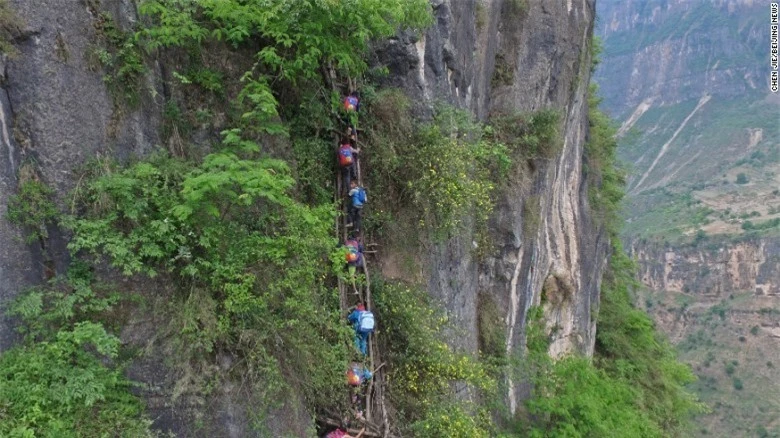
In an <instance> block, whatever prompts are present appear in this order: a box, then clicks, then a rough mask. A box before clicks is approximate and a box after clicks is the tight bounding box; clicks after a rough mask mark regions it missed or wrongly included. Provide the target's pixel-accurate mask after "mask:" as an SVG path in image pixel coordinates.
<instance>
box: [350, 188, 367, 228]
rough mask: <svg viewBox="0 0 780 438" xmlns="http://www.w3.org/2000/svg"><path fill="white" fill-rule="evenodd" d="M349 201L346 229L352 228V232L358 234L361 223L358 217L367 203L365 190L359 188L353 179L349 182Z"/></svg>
mask: <svg viewBox="0 0 780 438" xmlns="http://www.w3.org/2000/svg"><path fill="white" fill-rule="evenodd" d="M349 201H350V202H349V211H348V214H347V222H348V223H347V227H353V226H354V227H355V228H354V231H355V232H359V231H360V225H361V222H362V221H361V218H360V216H361V212H362V211H363V206H364V205H365V204H366V202H368V196H367V195H366V189H364V188H363V187H360V186H359V185H358V183H357V181H355V180H354V179H353V180H352V181H351V182H350V190H349Z"/></svg>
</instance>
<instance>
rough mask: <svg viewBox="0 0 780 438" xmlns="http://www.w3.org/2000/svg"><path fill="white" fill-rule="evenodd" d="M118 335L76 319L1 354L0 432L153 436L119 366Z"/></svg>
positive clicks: (4, 433) (13, 434) (51, 435)
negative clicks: (68, 326)
mask: <svg viewBox="0 0 780 438" xmlns="http://www.w3.org/2000/svg"><path fill="white" fill-rule="evenodd" d="M118 348H119V339H118V338H116V337H115V336H112V335H110V334H108V333H106V331H105V329H104V328H103V327H102V326H101V325H99V324H95V323H91V322H79V323H76V324H75V325H74V326H73V328H71V329H62V330H60V331H58V332H57V333H56V336H55V337H54V338H53V339H50V340H46V341H43V342H38V343H33V344H28V345H22V346H17V347H14V348H12V349H11V350H8V351H6V352H4V353H3V354H2V356H0V434H2V435H3V436H12V437H34V436H45V437H81V436H121V437H142V436H151V433H150V432H149V429H148V428H149V425H150V424H151V422H150V421H148V420H145V419H143V418H142V406H141V403H140V402H139V400H138V399H137V398H136V397H135V396H133V395H132V394H130V392H129V391H128V389H129V386H130V383H129V382H128V381H127V379H125V378H124V377H123V376H122V374H121V373H120V371H119V370H117V369H115V367H113V366H107V365H105V362H106V361H109V360H114V359H116V357H117V352H118Z"/></svg>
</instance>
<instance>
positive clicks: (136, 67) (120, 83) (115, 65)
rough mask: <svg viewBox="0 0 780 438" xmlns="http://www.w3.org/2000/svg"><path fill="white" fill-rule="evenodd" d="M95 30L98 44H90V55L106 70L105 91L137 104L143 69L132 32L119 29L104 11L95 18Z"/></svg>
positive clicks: (132, 104)
mask: <svg viewBox="0 0 780 438" xmlns="http://www.w3.org/2000/svg"><path fill="white" fill-rule="evenodd" d="M95 32H96V34H97V36H98V39H99V46H100V47H97V48H93V50H94V52H93V53H92V56H94V57H96V58H97V61H98V62H99V63H100V65H101V66H102V67H103V69H104V70H105V71H106V75H105V76H104V77H103V80H104V81H105V83H106V85H107V86H108V89H109V91H110V92H111V94H112V96H113V97H114V99H115V100H116V101H117V102H125V103H127V104H128V105H129V106H130V107H135V106H137V105H138V103H139V100H140V94H139V90H140V89H142V79H143V76H144V74H145V73H146V66H145V65H144V60H143V56H142V53H141V49H140V47H139V46H138V44H137V42H136V40H135V39H134V38H133V35H132V34H131V33H128V32H125V31H123V30H122V29H120V28H119V26H118V25H117V24H116V22H115V21H114V19H113V18H112V17H111V14H109V13H108V12H103V13H101V14H100V15H99V16H98V17H97V19H96V20H95Z"/></svg>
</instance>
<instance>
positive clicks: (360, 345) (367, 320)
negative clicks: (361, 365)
mask: <svg viewBox="0 0 780 438" xmlns="http://www.w3.org/2000/svg"><path fill="white" fill-rule="evenodd" d="M347 320H348V321H349V322H351V323H352V327H354V328H355V346H357V349H358V350H360V353H362V354H363V356H365V355H367V354H368V336H369V335H370V334H371V333H373V331H374V314H373V313H372V312H371V311H369V310H366V306H364V305H363V303H360V304H358V305H357V307H355V310H353V311H352V313H350V314H349V316H348V317H347Z"/></svg>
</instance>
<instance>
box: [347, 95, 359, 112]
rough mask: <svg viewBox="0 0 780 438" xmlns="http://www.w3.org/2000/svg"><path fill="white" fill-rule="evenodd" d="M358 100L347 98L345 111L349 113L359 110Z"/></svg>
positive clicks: (353, 97)
mask: <svg viewBox="0 0 780 438" xmlns="http://www.w3.org/2000/svg"><path fill="white" fill-rule="evenodd" d="M357 105H358V99H357V97H355V96H347V97H346V98H344V109H345V110H347V111H355V108H357Z"/></svg>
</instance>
